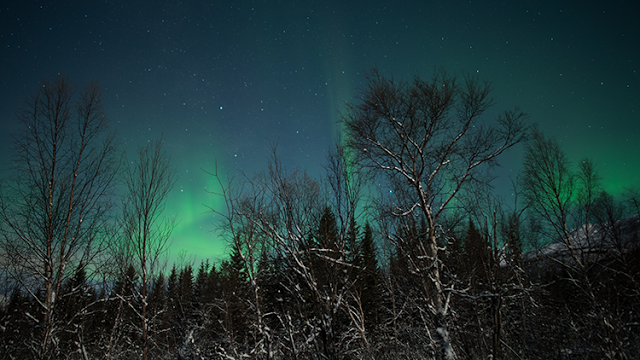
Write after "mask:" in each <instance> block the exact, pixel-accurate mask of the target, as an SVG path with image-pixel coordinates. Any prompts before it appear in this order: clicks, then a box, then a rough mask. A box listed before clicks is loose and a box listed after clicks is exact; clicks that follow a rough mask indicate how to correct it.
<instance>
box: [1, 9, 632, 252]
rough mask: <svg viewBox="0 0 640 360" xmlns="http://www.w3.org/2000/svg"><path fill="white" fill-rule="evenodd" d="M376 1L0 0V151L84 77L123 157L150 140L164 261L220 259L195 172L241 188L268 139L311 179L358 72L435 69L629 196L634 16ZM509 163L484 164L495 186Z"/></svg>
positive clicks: (514, 160) (360, 82)
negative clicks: (21, 123)
mask: <svg viewBox="0 0 640 360" xmlns="http://www.w3.org/2000/svg"><path fill="white" fill-rule="evenodd" d="M391 3H392V2H391V1H375V0H371V1H349V0H339V1H338V0H323V1H299V2H298V1H240V2H225V1H214V2H211V1H209V2H202V1H198V2H196V1H184V2H182V3H179V2H176V1H164V2H163V1H149V2H138V1H115V2H114V1H95V2H93V3H92V2H89V1H78V2H70V1H43V2H37V3H36V2H33V1H15V0H9V1H3V4H2V5H0V46H1V50H0V82H1V86H0V153H1V154H7V153H8V151H9V148H10V143H9V141H10V133H11V132H14V131H15V130H16V121H15V112H16V110H17V109H18V107H19V106H20V104H22V103H23V101H24V99H25V98H26V96H27V95H28V94H29V93H30V92H32V91H34V90H35V89H36V88H37V87H38V84H39V82H40V81H41V80H42V79H44V78H53V77H55V76H56V75H57V74H58V73H63V74H66V75H67V76H69V77H70V78H71V79H72V80H73V81H75V82H76V83H77V84H79V85H84V84H86V83H87V82H89V81H90V80H97V81H98V82H99V83H100V85H101V87H102V89H103V91H104V96H105V103H106V111H107V115H108V116H109V118H110V120H111V126H112V127H113V128H114V129H116V130H117V131H118V134H119V135H118V136H119V138H120V140H121V142H122V143H123V144H124V145H126V146H125V147H123V148H126V149H127V150H128V152H129V153H132V152H133V151H135V149H136V148H137V146H139V145H142V144H144V143H146V142H147V141H149V140H151V139H156V138H159V137H160V136H163V137H164V139H165V144H166V150H167V152H168V153H169V155H170V156H171V158H172V163H173V164H174V165H175V166H176V167H177V171H178V174H179V179H178V182H177V184H176V186H175V188H174V190H173V192H172V193H171V195H170V199H169V201H168V205H167V210H166V212H167V215H168V216H176V217H177V219H178V226H177V227H176V229H175V231H174V235H173V245H172V252H173V253H174V254H175V253H178V252H180V251H186V252H187V255H188V256H191V255H194V256H195V257H196V258H197V259H201V258H207V257H208V258H212V259H213V258H216V257H219V256H221V255H222V254H224V253H225V252H226V244H225V243H224V241H223V240H221V239H218V238H216V236H215V235H214V234H213V233H212V231H213V230H214V228H215V226H214V219H213V217H212V215H211V213H208V212H207V211H208V210H207V208H206V207H205V206H204V205H203V204H206V205H209V206H213V207H219V206H220V205H221V199H220V198H219V197H216V196H213V195H211V194H208V193H207V192H206V191H205V189H212V188H213V186H214V181H213V179H212V178H211V177H210V176H208V175H207V174H205V173H204V172H203V170H202V169H204V170H207V171H214V169H215V164H216V162H217V165H218V172H219V173H221V174H225V175H226V174H228V175H230V176H233V175H235V174H237V173H239V172H245V173H247V174H249V175H251V174H253V173H255V172H257V171H260V170H262V169H264V168H265V166H266V164H267V157H268V155H269V154H268V153H269V144H270V143H272V142H276V141H277V142H278V143H279V146H278V151H279V155H280V156H281V157H282V159H283V162H284V163H285V164H286V166H287V168H288V169H294V168H296V167H304V168H306V169H307V171H308V172H309V173H310V174H311V175H313V176H316V177H319V176H321V175H322V174H324V170H323V168H322V166H321V165H322V164H323V162H324V161H325V158H326V154H327V152H328V151H329V150H330V149H331V147H332V146H333V144H334V142H335V135H336V133H337V131H338V130H339V128H340V125H339V124H338V120H339V111H341V110H344V103H345V101H353V99H354V98H355V97H356V96H357V95H358V93H359V91H361V90H362V89H363V88H364V87H365V85H366V82H365V79H364V73H365V72H366V71H368V70H370V69H371V68H372V67H374V66H375V67H378V68H379V69H380V70H381V72H382V73H383V74H384V75H386V76H393V77H394V78H395V79H398V80H410V79H411V78H412V77H413V76H414V75H420V76H423V77H429V76H430V75H431V74H432V73H433V70H434V67H436V66H437V67H439V66H442V67H444V68H445V69H447V70H448V71H450V72H454V73H457V74H462V73H463V72H468V73H472V74H473V73H477V74H478V75H479V76H480V78H481V79H486V80H489V81H491V82H492V83H493V86H494V88H495V91H494V93H493V95H494V97H495V99H496V102H497V103H496V106H494V108H492V110H491V111H490V112H489V114H488V115H487V116H494V115H495V114H497V112H499V111H502V110H506V109H512V108H514V107H515V106H519V107H521V109H522V110H524V111H525V112H526V113H527V114H528V115H529V119H530V121H531V122H532V123H538V124H539V127H540V129H541V130H542V131H544V132H545V134H547V135H550V136H554V137H556V138H557V139H558V140H559V141H560V142H561V144H562V146H563V149H564V150H565V152H566V153H567V155H568V156H569V158H570V159H571V160H572V161H573V162H574V163H577V162H578V161H579V160H580V159H582V158H583V157H590V158H592V159H593V160H594V161H595V163H596V165H597V167H598V170H599V171H600V173H601V175H602V176H603V178H604V179H603V180H604V182H603V183H604V185H605V188H606V189H607V190H608V191H610V192H612V193H614V194H620V193H621V192H622V191H623V188H624V187H630V186H634V185H639V184H640V170H639V165H640V138H639V137H640V22H639V20H638V14H639V10H640V8H639V6H638V3H637V2H636V1H613V0H610V1H592V2H589V1H557V0H554V1H546V2H544V1H504V2H492V1H440V2H436V1H413V2H410V1H394V2H393V5H391ZM130 155H132V154H130ZM521 156H522V148H519V149H515V151H512V152H510V153H509V154H507V156H505V157H503V158H502V161H501V165H502V168H501V169H500V174H501V175H502V176H503V177H502V179H503V180H502V182H497V183H496V186H497V187H501V186H504V184H506V183H507V182H508V181H507V180H504V179H506V178H507V177H508V176H509V175H515V174H516V173H517V172H518V171H519V169H520V166H521ZM7 158H8V157H7V156H6V155H3V156H0V159H2V163H1V164H0V165H1V166H2V169H6V168H7V160H8V159H7Z"/></svg>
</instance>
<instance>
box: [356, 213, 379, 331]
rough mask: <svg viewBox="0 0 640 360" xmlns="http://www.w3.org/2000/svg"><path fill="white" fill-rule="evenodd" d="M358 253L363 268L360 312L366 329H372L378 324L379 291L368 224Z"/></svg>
mask: <svg viewBox="0 0 640 360" xmlns="http://www.w3.org/2000/svg"><path fill="white" fill-rule="evenodd" d="M360 253H361V260H360V261H361V264H362V267H363V271H362V274H361V278H360V288H361V291H362V295H361V301H362V310H363V312H364V315H365V324H366V327H367V328H368V329H373V328H375V327H376V326H377V324H378V323H379V314H378V307H379V305H380V297H381V289H380V268H379V266H378V258H377V255H376V246H375V243H374V239H373V231H372V230H371V225H369V223H368V222H367V223H366V224H365V226H364V235H363V237H362V240H361V242H360Z"/></svg>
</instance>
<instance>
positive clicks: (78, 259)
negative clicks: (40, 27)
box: [0, 77, 119, 358]
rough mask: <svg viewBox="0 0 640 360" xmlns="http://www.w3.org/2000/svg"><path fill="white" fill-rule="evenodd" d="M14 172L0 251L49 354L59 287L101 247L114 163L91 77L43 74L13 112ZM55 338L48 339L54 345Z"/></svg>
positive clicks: (41, 350)
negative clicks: (79, 79)
mask: <svg viewBox="0 0 640 360" xmlns="http://www.w3.org/2000/svg"><path fill="white" fill-rule="evenodd" d="M17 117H18V121H19V122H20V126H21V128H20V132H19V133H18V134H17V135H16V137H15V143H14V147H13V150H14V153H13V159H12V164H13V174H12V176H11V178H10V179H9V181H8V182H6V183H5V184H4V186H3V188H2V198H1V205H0V219H1V221H2V250H3V251H4V255H5V256H6V258H7V261H8V263H7V264H5V265H7V266H9V267H10V268H11V272H12V274H13V278H14V279H15V280H16V281H18V282H19V283H20V284H21V285H22V289H23V290H24V291H26V292H28V293H29V294H30V295H31V297H32V298H33V299H34V301H36V302H37V304H38V305H39V308H40V312H41V314H40V315H35V316H32V319H33V320H34V321H36V322H37V323H38V328H39V329H42V332H38V334H39V338H38V339H37V342H38V345H37V349H36V350H35V352H36V353H37V356H38V357H39V358H47V357H49V356H55V346H56V344H57V333H58V331H59V330H60V328H59V324H58V323H57V319H56V317H55V309H56V305H57V304H58V302H59V299H60V298H61V294H60V291H61V286H62V284H63V283H64V282H65V280H66V279H68V278H69V277H70V276H71V275H72V273H73V272H72V271H71V270H72V269H74V268H77V267H78V266H79V265H80V264H82V266H89V267H90V266H92V264H93V261H94V259H95V256H96V255H97V254H99V253H100V251H101V250H102V249H103V243H102V241H103V240H104V239H105V238H106V236H107V234H106V230H107V229H106V228H107V226H106V225H107V222H108V221H109V214H110V211H111V209H112V197H111V195H112V190H113V185H114V179H115V177H116V173H117V170H118V165H119V158H118V153H117V147H116V141H115V136H114V134H112V133H108V129H107V118H106V116H105V113H104V108H103V104H102V93H101V91H100V89H99V87H98V84H97V83H90V84H89V85H88V86H86V87H85V88H84V89H82V90H80V91H77V90H76V88H75V87H74V86H73V85H72V84H71V83H70V82H69V80H68V79H67V78H65V77H58V78H57V79H55V80H53V81H44V82H43V83H42V84H41V86H40V88H39V89H38V90H37V91H36V92H35V93H34V94H33V95H32V96H31V97H30V98H29V99H28V101H27V103H26V105H25V107H24V108H23V110H22V111H20V112H19V113H18V116H17ZM52 345H53V346H52Z"/></svg>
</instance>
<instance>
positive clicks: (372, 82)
mask: <svg viewBox="0 0 640 360" xmlns="http://www.w3.org/2000/svg"><path fill="white" fill-rule="evenodd" d="M368 80H369V85H368V88H367V89H366V90H365V91H364V93H363V94H362V95H361V97H360V102H359V103H358V104H356V105H352V106H351V107H350V109H349V111H348V113H347V114H346V115H345V116H344V117H343V123H344V125H345V129H346V133H347V138H348V144H349V146H350V148H351V149H353V151H354V152H355V154H357V156H358V157H359V159H360V160H361V161H362V164H363V165H364V166H367V167H369V168H370V169H373V170H375V171H376V172H377V173H382V174H384V175H386V176H388V178H390V179H392V180H393V181H395V182H401V183H402V186H400V187H399V188H400V189H404V190H406V192H405V195H407V196H406V197H405V199H406V200H407V201H402V202H400V201H398V202H396V203H395V206H396V208H395V209H394V215H395V216H398V217H403V216H414V213H419V214H420V216H423V217H424V219H425V220H426V225H427V226H426V234H425V235H426V236H424V237H421V239H424V240H421V241H420V244H419V257H420V258H421V259H424V260H426V261H421V263H422V264H423V265H421V266H419V268H420V271H421V272H422V273H423V278H424V279H428V281H429V282H431V284H432V285H433V289H434V291H429V292H428V293H424V294H423V295H424V298H425V299H426V300H428V301H429V302H430V305H432V307H431V309H432V311H431V312H432V315H433V316H434V317H435V324H436V332H437V334H438V337H439V340H438V341H437V343H439V345H440V349H441V350H440V355H441V357H442V358H446V359H452V358H454V357H455V354H454V351H453V348H452V346H451V342H450V337H449V334H448V329H447V317H448V312H449V308H448V306H449V302H448V297H449V296H450V294H451V292H450V289H448V288H447V287H446V284H445V283H444V282H443V278H442V276H441V268H442V255H441V254H442V250H443V248H442V242H439V239H440V238H441V236H442V232H439V231H438V225H439V220H441V218H442V217H443V216H444V214H445V212H446V211H447V209H448V208H449V207H450V205H451V204H452V202H453V201H454V199H455V198H456V195H457V194H458V193H459V192H460V191H461V190H462V189H463V188H464V186H465V184H467V183H470V182H482V181H484V180H485V178H483V177H482V176H481V175H482V170H486V167H487V166H486V165H491V164H492V163H493V162H494V160H495V158H496V157H497V156H498V155H500V154H501V153H502V152H504V151H505V150H507V149H508V148H510V147H511V146H513V145H515V144H517V143H518V142H520V141H521V140H522V139H523V137H524V134H525V125H524V123H523V120H524V118H525V116H524V114H523V113H521V112H520V111H519V110H517V109H516V110H514V111H506V112H504V113H503V114H502V115H501V116H499V117H498V120H497V122H498V126H490V125H485V124H484V122H483V121H482V119H481V116H482V115H483V114H484V112H485V111H486V110H487V109H488V108H489V107H490V106H491V105H492V104H493V101H492V100H491V98H490V93H491V86H490V84H489V83H487V82H479V81H478V80H477V78H473V77H470V76H467V77H465V78H464V81H463V82H462V83H461V84H459V83H458V82H457V81H456V79H455V78H454V77H452V76H450V75H448V74H447V73H446V72H445V71H444V70H439V71H436V73H435V74H434V76H433V78H432V79H431V80H430V81H425V80H422V79H420V78H418V77H416V78H415V79H414V81H413V82H411V83H406V82H396V81H394V80H393V79H386V78H384V77H383V76H381V75H380V74H379V73H378V72H377V71H376V70H374V71H373V72H371V73H370V74H369V75H368ZM405 184H406V185H405ZM445 243H446V241H445ZM416 270H417V269H416Z"/></svg>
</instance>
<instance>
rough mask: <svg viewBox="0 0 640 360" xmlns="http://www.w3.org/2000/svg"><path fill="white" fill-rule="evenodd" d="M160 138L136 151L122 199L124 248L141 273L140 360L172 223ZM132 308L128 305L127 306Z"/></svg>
mask: <svg viewBox="0 0 640 360" xmlns="http://www.w3.org/2000/svg"><path fill="white" fill-rule="evenodd" d="M162 145H163V141H162V139H160V140H156V141H153V142H151V143H149V144H148V145H147V146H145V147H142V148H140V149H138V158H137V159H136V161H134V162H133V164H132V165H131V166H129V168H128V169H127V171H126V173H125V176H124V182H125V185H126V189H127V192H126V195H125V198H124V200H123V210H122V222H123V224H122V225H123V231H124V234H123V241H124V244H123V247H124V249H126V251H125V253H127V254H129V255H130V256H131V257H132V259H133V260H132V263H134V264H135V268H136V269H138V271H139V272H140V287H139V293H140V302H141V305H142V308H141V309H140V312H139V313H138V314H137V315H138V316H139V318H140V327H141V333H142V334H141V335H142V344H143V345H142V358H143V359H146V358H147V350H148V338H149V334H148V333H149V329H148V314H147V306H148V295H149V294H148V291H149V285H150V283H151V281H152V280H153V277H154V275H155V272H156V271H158V270H162V268H163V266H162V264H161V261H162V259H163V255H164V254H165V253H166V251H167V250H168V249H167V247H168V244H169V237H170V236H171V232H172V231H173V227H174V224H175V222H174V221H173V220H171V219H168V218H165V217H163V211H164V208H165V204H166V200H167V196H168V195H169V192H170V191H171V189H172V188H173V185H174V184H175V182H176V173H175V170H173V169H172V168H171V166H170V161H169V158H168V156H167V155H166V153H165V152H164V150H163V149H162ZM129 305H131V304H129Z"/></svg>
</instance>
